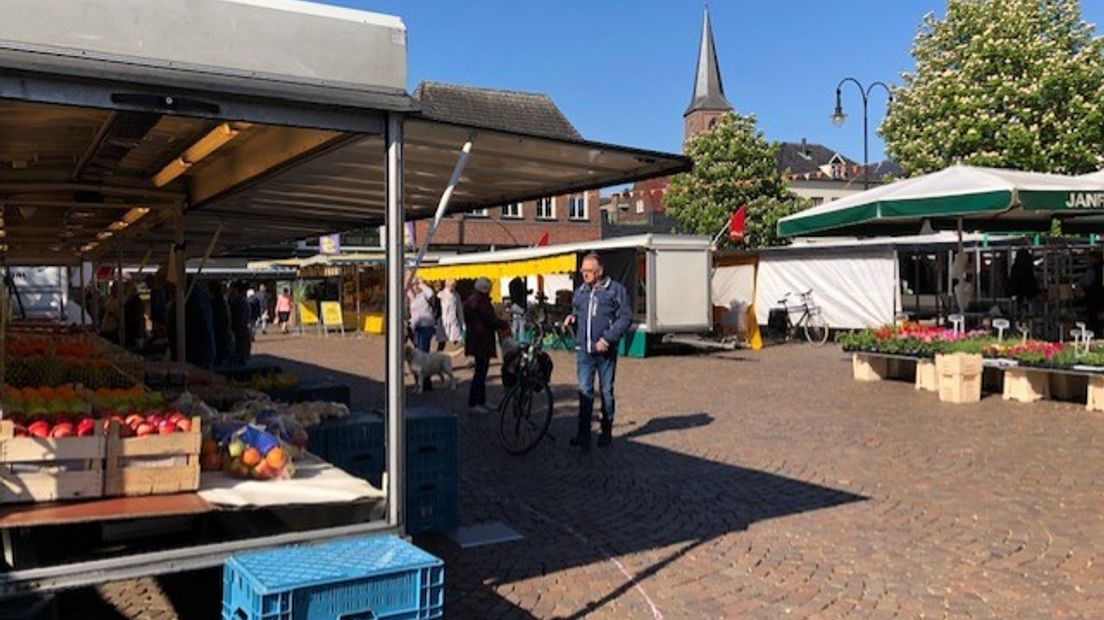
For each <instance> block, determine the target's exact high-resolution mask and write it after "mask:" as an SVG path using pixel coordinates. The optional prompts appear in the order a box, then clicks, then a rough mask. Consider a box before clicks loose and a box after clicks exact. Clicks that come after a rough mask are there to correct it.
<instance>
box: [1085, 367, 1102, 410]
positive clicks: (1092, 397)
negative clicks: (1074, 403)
mask: <svg viewBox="0 0 1104 620" xmlns="http://www.w3.org/2000/svg"><path fill="white" fill-rule="evenodd" d="M1085 409H1088V410H1089V411H1104V376H1100V375H1095V376H1092V377H1089V389H1088V391H1087V393H1086V395H1085Z"/></svg>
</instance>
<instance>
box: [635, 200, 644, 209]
mask: <svg viewBox="0 0 1104 620" xmlns="http://www.w3.org/2000/svg"><path fill="white" fill-rule="evenodd" d="M636 212H637V213H643V212H644V200H643V199H641V198H637V199H636Z"/></svg>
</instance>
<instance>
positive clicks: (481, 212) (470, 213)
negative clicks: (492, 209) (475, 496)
mask: <svg viewBox="0 0 1104 620" xmlns="http://www.w3.org/2000/svg"><path fill="white" fill-rule="evenodd" d="M468 217H487V210H486V209H476V210H474V211H468Z"/></svg>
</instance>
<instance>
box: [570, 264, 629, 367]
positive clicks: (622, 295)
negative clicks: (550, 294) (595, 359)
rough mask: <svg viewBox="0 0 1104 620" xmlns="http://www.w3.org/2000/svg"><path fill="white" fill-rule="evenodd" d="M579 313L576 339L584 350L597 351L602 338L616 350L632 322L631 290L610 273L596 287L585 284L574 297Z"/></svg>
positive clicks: (572, 303) (573, 301)
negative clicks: (626, 288)
mask: <svg viewBox="0 0 1104 620" xmlns="http://www.w3.org/2000/svg"><path fill="white" fill-rule="evenodd" d="M571 307H572V312H573V313H574V315H575V342H577V343H578V349H579V350H580V351H586V352H587V353H596V352H597V349H596V348H595V345H596V344H597V343H598V340H599V339H602V340H605V341H606V342H607V343H609V345H610V349H612V350H614V351H616V350H617V343H618V341H619V340H621V336H623V335H624V334H625V330H627V329H628V328H629V325H631V324H632V316H633V313H632V307H631V306H630V304H629V293H628V291H626V290H625V287H624V285H622V284H621V283H620V282H615V281H614V280H612V279H610V278H608V277H606V278H603V279H602V280H600V281H599V282H598V283H597V284H596V285H595V286H594V287H593V288H591V287H590V286H587V285H586V284H583V285H582V286H580V287H579V288H578V289H576V291H575V296H574V298H572V300H571Z"/></svg>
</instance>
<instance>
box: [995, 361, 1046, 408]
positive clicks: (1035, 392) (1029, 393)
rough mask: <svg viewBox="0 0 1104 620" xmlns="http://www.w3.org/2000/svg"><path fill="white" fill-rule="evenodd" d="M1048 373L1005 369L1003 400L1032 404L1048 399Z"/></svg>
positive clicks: (1024, 369)
mask: <svg viewBox="0 0 1104 620" xmlns="http://www.w3.org/2000/svg"><path fill="white" fill-rule="evenodd" d="M1049 375H1050V373H1048V372H1046V371H1045V370H1029V369H1027V368H1006V369H1005V370H1004V393H1003V394H1002V395H1001V397H1002V398H1004V400H1014V401H1016V402H1019V403H1033V402H1035V401H1037V400H1043V399H1045V398H1050V378H1049Z"/></svg>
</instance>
